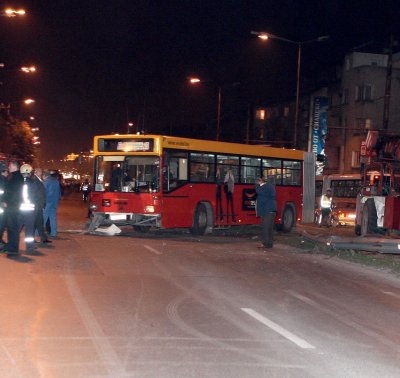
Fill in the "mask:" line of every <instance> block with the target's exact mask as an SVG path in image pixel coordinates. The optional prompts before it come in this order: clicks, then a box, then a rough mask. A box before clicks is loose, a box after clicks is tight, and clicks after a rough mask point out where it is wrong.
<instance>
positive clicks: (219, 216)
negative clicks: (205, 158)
mask: <svg viewBox="0 0 400 378" xmlns="http://www.w3.org/2000/svg"><path fill="white" fill-rule="evenodd" d="M215 179H216V182H217V191H216V193H215V202H216V203H215V205H216V209H215V210H216V211H215V213H216V215H217V220H220V221H222V220H223V219H224V214H223V210H222V186H223V182H222V177H221V169H220V168H219V167H218V168H217V172H216V174H215Z"/></svg>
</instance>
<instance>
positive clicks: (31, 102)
mask: <svg viewBox="0 0 400 378" xmlns="http://www.w3.org/2000/svg"><path fill="white" fill-rule="evenodd" d="M34 102H35V100H34V99H32V98H27V99H26V100H24V103H25V104H27V105H29V104H33V103H34Z"/></svg>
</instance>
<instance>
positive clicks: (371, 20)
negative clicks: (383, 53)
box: [0, 0, 400, 159]
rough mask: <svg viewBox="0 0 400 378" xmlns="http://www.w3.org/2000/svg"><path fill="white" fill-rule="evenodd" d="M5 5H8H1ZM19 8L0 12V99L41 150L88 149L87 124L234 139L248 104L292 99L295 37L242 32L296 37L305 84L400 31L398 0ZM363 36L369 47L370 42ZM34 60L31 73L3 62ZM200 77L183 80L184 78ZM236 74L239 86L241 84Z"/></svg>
mask: <svg viewBox="0 0 400 378" xmlns="http://www.w3.org/2000/svg"><path fill="white" fill-rule="evenodd" d="M10 5H11V4H10ZM12 5H13V6H15V7H19V6H21V7H24V8H25V9H26V11H27V12H28V13H27V15H26V16H25V18H23V19H22V18H20V19H17V18H12V19H10V18H5V17H2V18H1V19H0V32H1V37H0V53H1V62H3V63H5V64H6V68H9V69H10V70H9V71H4V72H3V73H2V75H3V76H2V82H3V85H2V86H1V89H0V91H1V92H0V93H1V96H2V100H1V101H4V102H12V101H16V100H19V99H21V98H23V96H31V97H33V98H35V99H36V101H37V102H36V104H35V105H34V107H32V108H31V111H29V113H28V112H27V110H26V109H25V108H20V107H18V106H16V107H15V111H17V112H19V115H21V116H22V117H27V116H29V115H33V116H35V118H36V120H35V121H34V122H35V123H36V124H35V126H38V127H40V137H41V143H42V144H41V147H42V150H43V155H44V157H45V158H47V159H51V158H61V157H62V156H63V155H65V154H67V153H70V152H79V151H81V150H88V149H90V148H91V146H92V137H93V136H94V135H96V134H104V133H112V132H120V133H122V132H126V129H127V120H128V119H129V120H130V121H133V122H134V123H135V125H136V127H137V128H138V129H145V130H146V131H147V132H149V133H162V134H170V135H179V136H190V137H201V138H209V139H213V138H214V137H215V121H216V108H217V87H218V86H221V87H222V88H223V90H222V93H223V114H222V123H221V126H222V139H223V140H235V141H239V142H242V141H243V140H244V135H245V131H244V130H245V127H246V118H247V111H248V108H249V104H258V103H267V102H268V101H275V100H278V99H282V98H290V97H294V93H295V79H296V53H297V49H296V46H294V45H290V44H288V43H285V42H280V41H277V40H270V41H268V42H267V43H262V42H261V41H260V40H259V39H257V38H256V37H255V36H253V35H250V31H251V30H257V31H268V32H270V33H273V34H276V35H279V36H282V37H285V38H288V39H292V40H296V41H306V40H310V39H313V38H316V37H318V36H322V35H329V36H330V39H329V41H327V42H324V43H316V44H310V45H307V46H304V50H303V53H304V54H303V62H302V63H303V71H302V80H304V82H307V81H308V82H310V83H312V82H313V79H314V82H315V81H316V78H317V77H320V76H321V73H322V72H324V71H326V72H327V73H329V72H333V69H334V67H335V65H336V64H341V63H342V61H343V57H344V54H345V53H347V52H349V51H351V49H352V48H353V47H356V46H359V45H361V44H364V43H367V42H371V41H374V42H375V45H376V43H378V44H382V45H388V41H389V35H390V33H393V34H394V35H395V37H397V38H400V34H399V27H400V22H399V20H400V2H399V1H380V2H377V1H369V0H365V1H354V0H353V1H348V0H347V1H323V0H320V1H314V0H308V1H300V0H292V1H289V0H279V1H235V0H231V1H227V0H224V1H215V0H214V1H209V0H201V1H198V0H188V1H169V0H164V1H140V0H139V1H134V0H129V1H122V0H113V1H103V0H92V1H84V0H81V1H75V0H69V1H57V0H52V1H47V0H40V1H35V2H33V1H25V2H14V3H13V4H12ZM372 45H373V44H370V45H369V46H372ZM27 64H34V65H36V66H37V67H38V70H39V71H38V72H37V74H36V75H35V76H30V77H27V76H22V75H21V74H20V73H17V72H13V71H12V70H11V68H15V67H18V66H21V65H27ZM190 75H197V76H201V77H202V78H204V79H206V80H208V83H206V84H204V85H202V86H198V87H193V86H190V85H189V84H188V82H187V80H186V78H187V77H188V76H190ZM239 83H240V84H239Z"/></svg>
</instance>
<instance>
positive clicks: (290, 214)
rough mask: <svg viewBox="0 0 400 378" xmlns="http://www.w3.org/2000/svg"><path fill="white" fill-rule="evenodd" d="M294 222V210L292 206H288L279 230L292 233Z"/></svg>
mask: <svg viewBox="0 0 400 378" xmlns="http://www.w3.org/2000/svg"><path fill="white" fill-rule="evenodd" d="M294 222H295V217H294V210H293V208H292V207H291V206H286V207H285V208H284V209H283V214H282V222H281V224H280V225H279V226H280V227H279V229H280V230H281V231H283V232H290V231H291V230H292V228H293V226H294Z"/></svg>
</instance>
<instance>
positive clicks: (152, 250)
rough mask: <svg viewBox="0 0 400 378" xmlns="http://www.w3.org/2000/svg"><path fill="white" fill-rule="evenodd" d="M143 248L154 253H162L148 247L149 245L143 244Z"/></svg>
mask: <svg viewBox="0 0 400 378" xmlns="http://www.w3.org/2000/svg"><path fill="white" fill-rule="evenodd" d="M144 248H146V249H148V250H149V251H150V252H153V253H155V254H156V255H162V252H160V251H158V250H157V249H155V248H153V247H150V246H149V245H144Z"/></svg>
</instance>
